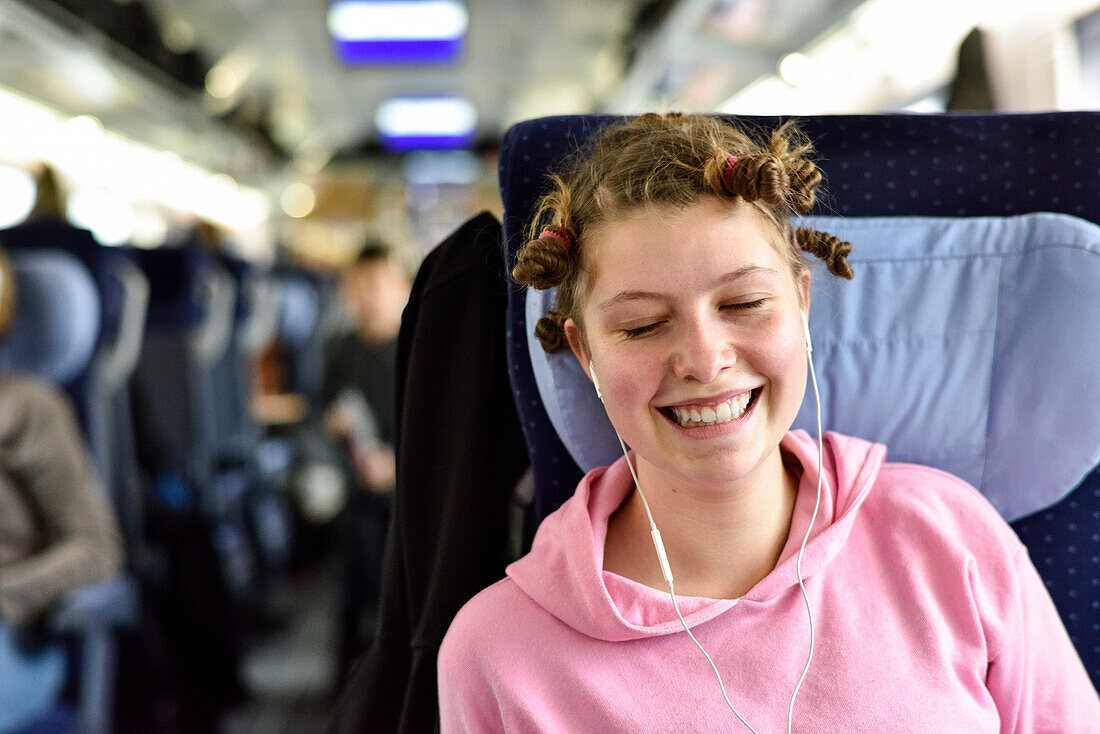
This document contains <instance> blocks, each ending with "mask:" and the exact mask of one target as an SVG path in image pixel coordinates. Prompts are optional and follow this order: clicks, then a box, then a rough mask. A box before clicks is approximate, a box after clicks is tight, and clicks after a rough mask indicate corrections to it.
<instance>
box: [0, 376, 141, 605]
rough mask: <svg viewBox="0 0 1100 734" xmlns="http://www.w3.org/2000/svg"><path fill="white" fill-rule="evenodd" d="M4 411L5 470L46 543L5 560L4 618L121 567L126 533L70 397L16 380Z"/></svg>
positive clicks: (0, 437)
mask: <svg viewBox="0 0 1100 734" xmlns="http://www.w3.org/2000/svg"><path fill="white" fill-rule="evenodd" d="M9 389H14V390H19V394H17V395H14V396H12V395H9V397H15V398H16V399H15V400H4V401H3V407H4V410H5V412H6V413H7V416H5V417H4V418H3V419H0V451H2V452H3V470H4V471H6V472H8V473H9V474H10V477H9V478H10V480H11V483H12V485H13V486H15V487H16V488H17V490H18V491H19V492H21V493H22V494H23V495H24V499H25V501H26V503H27V505H28V506H29V507H31V508H33V512H34V513H35V515H36V516H37V518H38V521H39V522H40V523H41V525H40V530H41V533H42V538H43V539H44V541H45V543H44V546H43V547H42V549H41V550H39V551H38V552H36V553H33V554H31V555H29V556H27V557H26V558H23V559H21V560H18V561H14V562H12V563H10V564H6V565H5V566H4V570H3V573H2V574H0V618H2V619H3V620H5V621H7V622H10V623H13V624H22V623H25V622H28V621H31V620H33V619H34V618H35V617H37V616H38V615H40V614H42V613H43V612H44V611H46V610H47V609H48V608H49V607H50V606H51V605H52V604H53V603H54V602H56V601H57V600H58V598H59V597H60V596H61V595H62V594H64V593H65V592H67V591H70V590H72V589H75V588H78V587H80V586H84V585H87V584H89V583H92V582H94V581H98V580H100V579H102V578H104V577H107V576H109V575H111V574H113V573H116V572H117V571H118V570H119V569H120V568H121V566H122V563H123V550H122V538H121V535H120V533H119V530H118V524H117V521H116V519H115V516H114V512H113V510H112V508H111V506H110V504H109V502H108V499H107V496H106V493H105V492H104V489H103V487H102V485H101V483H100V481H99V479H98V477H97V476H96V473H95V471H94V469H93V467H92V463H91V460H90V457H89V456H88V453H87V450H86V449H85V446H84V442H83V438H82V436H81V434H80V431H79V429H78V427H77V424H76V420H75V417H74V416H73V414H72V410H71V408H70V406H69V404H68V403H67V402H66V401H65V400H64V398H63V397H62V396H61V395H60V394H58V393H56V392H54V391H53V390H51V389H49V388H47V387H46V386H42V385H37V384H34V383H31V382H20V383H17V384H11V385H10V387H9Z"/></svg>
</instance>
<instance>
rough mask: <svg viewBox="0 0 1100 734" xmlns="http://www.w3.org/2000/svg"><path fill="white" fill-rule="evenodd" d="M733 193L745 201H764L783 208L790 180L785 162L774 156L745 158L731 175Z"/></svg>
mask: <svg viewBox="0 0 1100 734" xmlns="http://www.w3.org/2000/svg"><path fill="white" fill-rule="evenodd" d="M729 182H730V188H731V189H732V193H735V194H737V195H738V196H740V197H741V198H742V199H744V200H745V201H756V200H757V199H762V200H763V201H765V202H767V203H768V204H771V205H773V206H783V204H784V203H786V200H787V188H788V186H789V185H790V178H789V177H788V175H787V169H786V168H785V167H784V166H783V162H782V161H780V160H779V159H778V158H777V157H775V156H773V155H753V156H745V157H743V158H739V159H738V160H737V164H736V165H735V166H733V170H732V171H731V172H730V174H729Z"/></svg>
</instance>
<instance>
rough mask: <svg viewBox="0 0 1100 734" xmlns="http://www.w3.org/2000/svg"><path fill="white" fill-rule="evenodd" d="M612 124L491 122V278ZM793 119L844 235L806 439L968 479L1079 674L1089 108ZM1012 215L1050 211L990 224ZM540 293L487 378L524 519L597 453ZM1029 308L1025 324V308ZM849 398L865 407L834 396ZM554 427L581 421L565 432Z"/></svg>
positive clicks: (1095, 503) (1088, 501)
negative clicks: (498, 375) (1023, 419)
mask: <svg viewBox="0 0 1100 734" xmlns="http://www.w3.org/2000/svg"><path fill="white" fill-rule="evenodd" d="M612 119H613V118H608V117H599V116H590V117H559V118H547V119H543V120H533V121H530V122H526V123H522V124H520V125H517V126H516V127H514V128H512V129H511V130H510V131H509V132H508V133H507V134H506V136H505V140H504V144H503V147H502V151H501V189H502V194H503V198H504V203H505V237H506V243H507V244H506V247H507V257H508V263H509V269H510V266H511V264H513V263H514V258H515V253H516V250H517V248H518V247H519V246H520V245H521V244H522V242H523V229H524V227H525V226H526V224H527V221H528V219H529V217H530V215H531V212H532V211H533V210H532V206H533V204H534V201H535V199H536V197H537V196H538V194H539V193H540V192H541V190H542V188H543V181H544V176H545V174H546V172H548V171H551V170H554V168H555V167H556V166H558V165H560V162H561V161H562V159H563V157H564V156H565V155H566V154H568V153H569V152H571V151H572V150H573V149H574V148H575V147H576V145H577V144H578V143H583V142H584V141H585V140H586V139H588V137H589V136H591V135H592V133H593V132H594V131H595V130H598V129H599V128H600V127H601V126H602V125H605V124H607V123H608V122H610V121H611V120H612ZM745 121H747V122H748V123H750V124H752V125H758V126H761V127H763V128H764V129H770V128H772V127H775V126H776V124H778V120H774V119H768V118H748V119H747V120H745ZM802 129H803V130H804V131H805V132H806V133H807V134H808V135H809V137H810V139H811V140H813V141H814V142H815V144H816V146H817V150H818V154H819V158H820V162H821V167H822V168H823V170H824V172H825V174H826V181H825V187H826V190H827V192H828V195H827V196H826V197H824V199H823V200H822V201H821V202H819V204H818V205H817V207H816V208H815V211H814V212H813V214H814V215H815V216H827V215H840V216H841V218H840V219H828V220H823V221H820V222H819V224H820V225H821V228H822V229H824V230H825V231H829V232H833V233H835V234H838V235H839V236H842V237H849V238H850V239H851V241H853V243H854V244H856V245H857V249H856V250H855V251H854V253H853V258H852V262H853V266H854V267H856V268H857V272H858V274H857V280H856V281H854V282H853V283H852V284H847V283H845V284H838V285H836V286H835V287H833V286H830V285H828V284H827V283H826V282H825V281H827V280H828V279H827V278H820V277H819V278H817V280H818V281H819V283H818V284H817V286H816V288H815V291H814V294H813V299H812V300H813V302H814V305H813V307H812V308H811V323H812V331H813V335H814V343H815V358H818V357H819V353H820V354H821V358H820V361H822V362H823V364H824V365H827V366H823V367H822V368H819V371H820V372H821V373H822V376H823V380H822V382H823V395H822V401H823V407H824V409H825V411H826V415H827V420H826V425H825V427H826V429H837V430H843V431H851V432H853V433H856V434H857V435H861V436H862V437H864V438H869V439H872V440H879V441H883V442H885V443H887V445H889V446H891V456H892V457H894V458H895V459H903V460H904V459H908V460H916V461H920V462H922V463H926V464H932V465H936V466H940V467H942V468H945V469H946V470H948V471H952V472H955V473H957V474H960V475H962V476H963V477H964V478H967V479H968V480H969V481H971V482H972V483H974V484H975V485H976V486H978V487H979V488H980V489H982V491H983V492H985V493H986V495H987V496H988V497H990V499H991V500H992V501H993V502H994V503H995V504H996V505H997V506H998V508H999V509H1000V510H1001V511H1002V513H1003V514H1004V515H1005V517H1006V518H1007V519H1009V520H1011V521H1013V527H1014V528H1015V529H1016V531H1017V533H1018V534H1019V535H1020V537H1021V539H1022V540H1023V541H1024V542H1025V543H1026V544H1028V546H1029V549H1030V550H1031V554H1032V557H1033V559H1034V561H1035V563H1036V566H1037V567H1038V568H1039V571H1040V573H1041V574H1042V575H1043V577H1044V579H1045V581H1046V582H1047V586H1048V588H1049V589H1050V591H1051V594H1052V596H1053V597H1054V600H1055V603H1056V604H1057V605H1058V608H1059V610H1060V612H1061V614H1062V617H1063V620H1064V621H1065V623H1066V626H1067V628H1068V630H1069V632H1070V636H1071V638H1072V639H1073V641H1074V643H1075V645H1076V646H1077V649H1078V651H1079V652H1080V654H1081V657H1082V658H1083V659H1084V661H1085V664H1086V666H1087V668H1088V670H1089V672H1090V674H1091V675H1092V677H1093V681H1094V683H1096V682H1098V681H1100V646H1098V642H1100V631H1098V630H1097V628H1096V627H1095V622H1094V620H1095V617H1096V606H1095V605H1096V604H1097V602H1096V592H1095V588H1096V587H1095V585H1094V579H1095V577H1096V576H1097V575H1098V573H1100V572H1098V571H1097V570H1095V569H1096V566H1095V564H1091V565H1090V564H1089V563H1088V562H1087V559H1090V558H1094V557H1097V556H1100V534H1097V529H1098V525H1100V521H1098V518H1100V493H1098V492H1097V486H1098V485H1100V475H1098V474H1097V473H1095V471H1094V469H1095V466H1096V463H1097V461H1098V460H1100V436H1097V434H1096V429H1095V428H1094V426H1095V424H1096V421H1094V420H1090V417H1089V416H1088V414H1087V413H1085V412H1083V411H1082V410H1081V408H1080V405H1082V404H1088V403H1089V399H1088V398H1089V397H1093V398H1094V399H1095V398H1097V397H1100V387H1098V385H1097V383H1096V379H1095V378H1094V377H1093V376H1092V375H1091V374H1090V370H1089V369H1088V363H1089V362H1088V361H1086V360H1087V358H1086V357H1085V356H1084V355H1087V354H1090V353H1095V348H1096V346H1100V338H1098V336H1097V334H1096V332H1095V331H1094V330H1093V329H1092V327H1091V323H1095V322H1096V321H1097V317H1098V316H1100V314H1098V313H1096V312H1097V309H1098V304H1097V299H1095V297H1094V296H1093V295H1092V291H1093V290H1094V288H1093V286H1092V284H1094V283H1095V282H1097V280H1096V277H1097V275H1098V274H1100V273H1098V271H1097V268H1098V267H1100V265H1098V264H1097V263H1098V262H1100V257H1098V256H1097V252H1098V250H1100V241H1098V236H1097V231H1098V228H1097V227H1096V226H1095V223H1096V222H1100V200H1098V199H1097V197H1096V195H1095V192H1096V191H1097V190H1098V187H1100V150H1098V149H1097V148H1096V145H1095V140H1096V137H1097V132H1098V131H1100V114H1096V113H1051V114H1039V115H960V116H952V115H937V116H926V115H904V114H903V115H869V116H833V117H817V118H813V117H811V118H806V119H804V120H802ZM1029 212H1056V213H1061V214H1065V215H1072V217H1069V218H1062V219H1059V218H1057V217H1050V216H1048V215H1042V216H1039V217H1030V218H1026V219H1005V217H1009V218H1011V217H1012V215H1022V214H1026V213H1029ZM870 217H875V218H884V217H885V218H889V219H877V220H875V221H871V220H869V219H864V218H870ZM906 218H908V219H906ZM1054 220H1057V221H1054ZM948 234H950V237H948ZM860 265H862V267H860ZM930 273H931V274H934V275H935V277H930ZM1053 279H1057V280H1056V281H1054V280H1053ZM849 285H851V286H853V287H852V288H849V287H848V286H849ZM822 288H824V290H822ZM867 303H874V304H875V307H874V308H873V309H869V308H867V307H866V304H867ZM546 305H547V303H546V301H545V297H540V296H539V295H537V294H528V293H525V292H524V291H523V290H522V289H519V288H516V289H513V291H512V293H511V295H510V301H509V313H508V327H509V335H510V343H509V370H510V376H511V379H512V382H513V387H514V389H515V392H516V395H517V406H518V409H519V411H520V415H521V418H522V420H523V426H524V430H525V434H526V437H527V441H528V449H529V452H530V455H531V460H532V466H533V471H534V476H535V483H536V503H537V504H536V514H537V516H538V517H540V518H541V517H542V516H545V514H547V513H548V512H550V511H551V510H553V509H554V508H555V507H557V506H558V504H560V503H561V502H562V501H563V500H564V499H565V498H566V497H567V496H568V495H569V494H570V493H571V492H572V490H573V487H574V486H575V484H576V481H577V479H578V478H579V477H580V475H581V472H582V469H587V468H589V467H590V466H591V465H594V464H597V463H606V462H607V461H610V460H613V459H614V457H615V456H616V454H617V445H616V443H615V441H614V437H613V434H610V432H609V430H608V429H606V418H605V417H603V412H602V410H599V406H598V403H596V400H595V396H594V395H590V394H589V393H591V392H592V390H591V387H590V386H589V385H588V384H587V382H583V383H582V382H580V381H579V380H578V375H579V374H580V370H579V368H578V367H576V366H575V365H573V364H571V362H575V360H574V359H573V357H572V355H555V356H553V357H549V358H547V357H546V356H545V355H542V354H541V348H540V347H539V346H538V345H537V342H535V340H534V339H533V337H530V334H531V332H532V327H533V319H534V318H537V317H538V316H541V315H542V314H543V313H545V307H546ZM1036 305H1041V306H1042V307H1043V309H1045V310H1044V311H1043V313H1044V316H1043V317H1042V318H1039V317H1036V319H1034V320H1029V313H1028V311H1027V309H1029V308H1034V307H1035V306H1036ZM540 309H541V310H540ZM1090 322H1091V323H1090ZM1010 324H1011V325H1012V326H1011V328H1010V327H1009V325H1010ZM945 339H953V340H955V341H954V342H948V341H944V340H945ZM921 340H924V348H923V349H922V348H921V346H920V345H921ZM937 340H939V341H937ZM928 345H932V347H933V348H928ZM925 352H927V354H925ZM922 355H923V356H922ZM936 355H938V358H937V356H936ZM1044 360H1045V363H1042V361H1044ZM1051 360H1053V363H1056V364H1057V365H1058V367H1055V368H1054V372H1055V373H1056V374H1058V381H1059V384H1060V385H1061V384H1062V380H1063V378H1065V379H1066V380H1067V382H1068V385H1067V388H1066V392H1069V394H1070V399H1068V400H1066V399H1063V400H1050V399H1044V400H1041V401H1040V400H1037V399H1036V397H1035V393H1033V392H1032V391H1033V390H1036V389H1039V388H1040V387H1044V386H1045V389H1046V390H1047V392H1046V393H1044V398H1049V397H1050V396H1049V390H1050V387H1051V385H1050V384H1049V382H1048V381H1047V380H1046V379H1043V380H1039V379H1038V378H1040V377H1042V378H1048V377H1049V375H1050V372H1049V370H1050V368H1051V366H1052V362H1051ZM945 366H946V368H945ZM1040 370H1041V371H1040ZM582 377H583V376H582ZM1040 382H1041V383H1042V385H1040ZM540 387H541V391H540ZM875 390H880V392H875ZM941 390H942V391H946V392H945V393H944V394H945V395H951V396H955V397H960V398H962V397H965V398H966V401H965V402H964V403H963V404H961V405H960V410H959V412H957V413H956V412H953V411H945V410H943V406H944V404H952V403H951V398H947V399H945V400H943V401H942V402H940V401H938V400H937V398H938V397H939V396H940V392H939V391H941ZM1077 390H1081V391H1082V392H1076V391H1077ZM868 392H871V393H872V395H871V396H870V397H868V396H867V393H868ZM886 393H889V395H890V399H882V395H883V394H886ZM852 394H858V395H860V396H861V397H866V398H867V399H861V400H858V401H856V400H844V399H842V398H841V396H850V395H852ZM1082 396H1084V397H1082ZM952 405H953V404H952ZM937 409H938V410H937ZM1025 412H1026V413H1028V414H1029V415H1030V418H1031V422H1029V425H1032V426H1033V427H1034V426H1035V425H1041V426H1042V431H1043V433H1048V434H1049V437H1047V436H1044V438H1045V439H1046V440H1045V441H1044V440H1038V439H1037V437H1036V436H1035V433H1036V432H1035V431H1034V430H1031V431H1029V432H1025V431H1023V430H1021V423H1020V421H1019V417H1020V416H1021V415H1023V414H1024V413H1025ZM956 416H957V419H956ZM807 417H808V416H807V410H806V407H805V406H804V408H803V413H802V414H801V416H800V418H799V421H800V423H796V425H803V426H807V425H808V422H806V418H807ZM945 417H946V418H948V419H949V420H947V421H945V420H944V418H945ZM601 419H602V420H603V421H604V424H605V425H604V427H603V428H601V427H600V421H601ZM555 425H557V428H555ZM570 426H586V427H590V428H592V427H595V428H593V429H592V430H591V431H589V432H588V433H587V434H584V435H581V434H579V433H577V432H576V431H574V430H571V429H570V428H569V427H570ZM559 429H560V430H559ZM601 430H603V431H604V432H603V434H602V436H601V435H600V434H599V431H601ZM563 434H564V435H563ZM1028 434H1030V435H1028ZM945 436H948V437H950V440H945V439H944V437H945ZM1024 449H1027V451H1026V452H1024V453H1021V451H1022V450H1024ZM1022 457H1030V458H1024V459H1023V460H1021V458H1022ZM578 464H580V465H578ZM1082 479H1083V481H1082Z"/></svg>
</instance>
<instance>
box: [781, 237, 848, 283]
mask: <svg viewBox="0 0 1100 734" xmlns="http://www.w3.org/2000/svg"><path fill="white" fill-rule="evenodd" d="M794 237H795V242H796V243H797V244H798V246H799V247H800V248H801V249H802V250H803V251H804V252H809V253H810V254H813V255H816V256H817V257H819V258H821V261H822V262H824V263H825V266H826V267H827V268H829V272H830V273H832V274H833V275H838V276H840V277H841V278H847V279H848V280H851V279H852V276H853V273H852V266H851V265H849V264H848V260H847V257H848V255H849V254H851V252H852V245H851V244H850V243H848V242H845V241H844V240H842V239H840V238H839V237H835V236H833V235H831V234H829V233H827V232H820V231H818V230H816V229H811V228H809V227H799V228H798V229H796V230H795V232H794Z"/></svg>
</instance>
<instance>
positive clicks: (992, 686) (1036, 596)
mask: <svg viewBox="0 0 1100 734" xmlns="http://www.w3.org/2000/svg"><path fill="white" fill-rule="evenodd" d="M1013 561H1014V570H1015V577H1016V578H1015V584H1013V585H1014V586H1016V588H1015V589H1014V591H1015V594H1014V596H1013V598H1010V599H1008V600H1006V601H1005V608H1004V611H1005V612H1006V613H1007V614H1009V615H1010V619H1008V620H1005V625H1004V635H1003V637H1002V639H1001V641H1000V642H1001V647H1000V649H999V650H996V651H994V652H993V654H992V657H991V660H990V663H989V671H988V674H987V677H986V686H987V687H988V689H989V692H990V694H991V695H992V697H993V700H994V702H995V703H996V705H997V710H998V711H999V712H1000V715H1001V732H1002V734H1007V733H1008V732H1013V733H1015V734H1032V733H1035V734H1037V733H1039V732H1059V734H1073V733H1076V732H1080V733H1082V734H1084V733H1085V732H1091V733H1092V734H1096V733H1097V732H1100V697H1098V696H1097V693H1096V690H1095V689H1094V688H1093V686H1092V682H1091V681H1090V680H1089V676H1088V673H1087V672H1086V671H1085V666H1084V665H1083V664H1082V663H1081V659H1080V657H1079V656H1078V655H1077V651H1076V650H1075V649H1074V647H1073V643H1072V642H1070V639H1069V635H1068V634H1067V633H1066V629H1065V627H1064V626H1063V624H1062V620H1061V618H1060V617H1059V616H1058V611H1057V609H1056V608H1055V606H1054V602H1053V601H1052V600H1051V598H1050V594H1049V593H1047V590H1046V587H1045V586H1044V585H1043V581H1042V579H1041V578H1040V577H1039V574H1038V572H1037V571H1036V570H1035V567H1034V566H1033V565H1032V563H1031V559H1030V558H1029V557H1028V554H1027V549H1026V548H1022V547H1021V548H1019V549H1018V550H1017V552H1016V554H1015V557H1014V558H1013Z"/></svg>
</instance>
